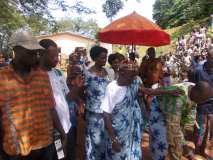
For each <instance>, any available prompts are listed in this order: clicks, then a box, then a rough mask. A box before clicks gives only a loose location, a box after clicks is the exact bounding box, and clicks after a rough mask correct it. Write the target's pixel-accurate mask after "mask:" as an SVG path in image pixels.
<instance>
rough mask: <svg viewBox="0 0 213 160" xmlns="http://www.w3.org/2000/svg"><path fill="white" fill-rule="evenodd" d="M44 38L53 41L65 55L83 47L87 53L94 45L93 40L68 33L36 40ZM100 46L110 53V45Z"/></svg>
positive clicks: (103, 44) (102, 44)
mask: <svg viewBox="0 0 213 160" xmlns="http://www.w3.org/2000/svg"><path fill="white" fill-rule="evenodd" d="M44 38H49V39H52V40H53V41H55V42H56V43H57V45H58V47H60V48H61V53H62V54H66V55H69V54H70V53H72V52H73V51H74V50H75V47H85V48H86V49H87V51H89V50H90V48H91V47H92V46H93V45H95V44H96V41H95V40H92V39H89V38H83V37H80V36H75V35H71V34H69V33H67V34H66V33H64V34H56V35H52V36H40V37H38V40H41V39H44ZM100 45H101V46H103V47H105V48H107V49H108V52H109V53H111V52H112V45H111V44H106V43H100Z"/></svg>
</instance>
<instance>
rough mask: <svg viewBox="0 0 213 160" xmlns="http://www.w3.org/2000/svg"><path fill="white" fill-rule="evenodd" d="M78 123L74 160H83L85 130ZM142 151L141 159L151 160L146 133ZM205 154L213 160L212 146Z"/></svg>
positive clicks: (80, 121)
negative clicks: (75, 157)
mask: <svg viewBox="0 0 213 160" xmlns="http://www.w3.org/2000/svg"><path fill="white" fill-rule="evenodd" d="M78 123H79V125H78V126H80V127H79V128H78V140H77V159H76V160H84V150H83V148H84V135H82V133H84V132H85V130H84V128H85V123H84V121H82V120H81V119H78ZM188 145H189V147H190V148H194V145H193V143H192V142H188ZM142 150H143V159H144V160H151V157H150V151H149V135H148V134H146V133H145V134H144V135H143V144H142ZM206 154H207V155H208V156H209V157H212V160H213V144H212V145H210V144H208V147H207V150H206ZM183 160H187V159H186V158H184V157H183Z"/></svg>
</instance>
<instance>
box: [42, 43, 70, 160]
mask: <svg viewBox="0 0 213 160" xmlns="http://www.w3.org/2000/svg"><path fill="white" fill-rule="evenodd" d="M39 44H40V45H41V46H42V47H43V48H45V49H46V51H45V52H44V53H43V55H42V56H41V59H40V67H41V69H43V70H45V71H47V72H48V75H49V79H50V83H51V86H52V90H53V95H54V98H55V102H56V111H57V113H58V116H59V119H60V122H61V125H62V126H63V129H64V132H65V133H66V134H67V138H68V139H67V143H68V144H67V148H66V149H67V158H66V160H69V157H71V156H70V155H69V154H70V152H69V150H70V149H69V148H68V147H70V146H69V141H70V138H69V137H70V135H71V130H70V129H71V120H70V114H69V107H68V104H67V101H66V98H69V96H70V95H71V93H70V91H69V88H68V86H67V84H66V79H65V77H64V75H63V73H62V72H61V71H60V70H58V69H56V68H55V67H56V65H57V64H58V62H59V59H58V48H57V44H56V43H55V42H54V41H52V40H50V39H43V40H41V41H40V42H39Z"/></svg>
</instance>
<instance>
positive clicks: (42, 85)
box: [0, 27, 213, 160]
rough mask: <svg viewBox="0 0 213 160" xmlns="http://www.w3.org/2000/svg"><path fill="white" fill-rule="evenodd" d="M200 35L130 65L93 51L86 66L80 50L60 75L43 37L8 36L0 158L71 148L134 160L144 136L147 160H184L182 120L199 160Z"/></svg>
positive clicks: (93, 158) (211, 111) (52, 157)
mask: <svg viewBox="0 0 213 160" xmlns="http://www.w3.org/2000/svg"><path fill="white" fill-rule="evenodd" d="M206 30H207V28H206V27H201V28H200V29H197V30H194V31H193V32H192V33H191V35H190V37H189V38H188V39H186V38H184V37H181V38H179V39H178V42H177V46H176V52H175V53H171V54H169V55H166V56H162V57H160V58H156V55H155V49H154V48H152V47H151V48H149V49H148V50H147V54H146V56H145V57H144V58H143V61H142V62H141V65H140V66H139V65H138V64H137V62H136V61H135V59H134V58H133V57H135V56H134V55H133V53H131V55H133V56H130V57H125V56H123V55H122V54H120V53H113V54H109V53H108V51H107V49H105V48H103V47H101V46H97V45H96V46H93V47H92V48H91V49H90V51H89V55H90V57H91V60H92V61H93V62H92V63H90V62H89V60H88V57H87V52H86V50H85V49H84V48H81V47H77V48H76V49H75V51H73V53H72V54H70V56H69V65H68V67H67V76H66V77H65V76H64V73H63V72H61V71H60V70H59V69H57V68H56V66H57V64H58V62H59V59H58V54H59V53H58V47H57V44H56V43H55V42H54V41H53V40H50V39H43V40H41V41H39V42H38V41H37V40H36V39H35V38H34V37H33V36H32V35H31V33H30V32H28V31H25V30H19V31H18V32H16V33H14V34H13V35H12V37H11V40H10V45H11V47H12V48H13V52H14V58H13V60H12V61H11V63H10V64H5V63H2V64H4V65H2V66H1V68H0V113H1V114H0V116H1V128H0V133H1V140H0V142H1V148H0V152H1V153H0V155H1V156H0V159H1V158H2V159H3V160H56V159H65V160H74V159H77V157H76V153H77V150H81V154H82V157H83V159H86V160H141V159H142V157H143V156H142V155H143V154H142V148H141V144H142V143H143V138H142V135H143V133H144V132H148V134H149V137H150V144H149V146H150V152H151V158H152V160H166V159H169V160H181V158H182V156H183V155H184V156H186V157H187V158H189V159H193V158H194V155H193V154H192V151H191V150H189V148H187V145H186V140H188V138H189V137H187V136H186V135H187V133H188V132H187V131H186V130H185V126H186V125H187V124H189V123H190V124H191V127H194V126H195V127H194V129H193V130H192V134H194V135H195V138H194V139H193V141H194V144H195V154H200V155H202V156H203V157H205V158H209V157H207V155H206V154H205V148H206V143H207V142H208V141H212V140H213V120H212V115H213V107H212V105H213V99H212V98H213V90H212V87H213V43H212V39H209V38H208V37H207V36H206ZM0 55H1V54H0ZM197 56H200V57H202V58H204V57H205V58H204V59H202V61H200V58H196V57H197ZM0 58H1V57H0ZM107 60H108V63H109V67H106V62H107ZM1 61H2V62H3V59H2V58H1ZM196 111H197V112H196ZM79 117H80V118H81V120H83V121H84V122H85V126H80V125H79ZM188 117H193V118H191V119H190V118H188ZM188 119H190V120H188ZM81 127H83V130H80V131H81V132H82V131H84V133H79V128H81ZM79 135H80V136H79ZM58 137H59V138H58ZM79 139H80V140H79ZM79 143H81V144H79ZM212 147H213V146H212ZM184 151H185V152H186V153H185V152H184Z"/></svg>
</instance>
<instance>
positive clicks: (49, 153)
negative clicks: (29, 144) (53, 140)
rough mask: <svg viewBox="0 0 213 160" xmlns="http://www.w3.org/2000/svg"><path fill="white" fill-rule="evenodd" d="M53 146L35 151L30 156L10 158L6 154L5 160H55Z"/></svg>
mask: <svg viewBox="0 0 213 160" xmlns="http://www.w3.org/2000/svg"><path fill="white" fill-rule="evenodd" d="M53 151H54V148H53V145H50V146H48V147H46V148H42V149H38V150H33V151H31V153H30V154H29V155H28V156H9V155H7V154H4V157H3V160H53Z"/></svg>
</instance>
